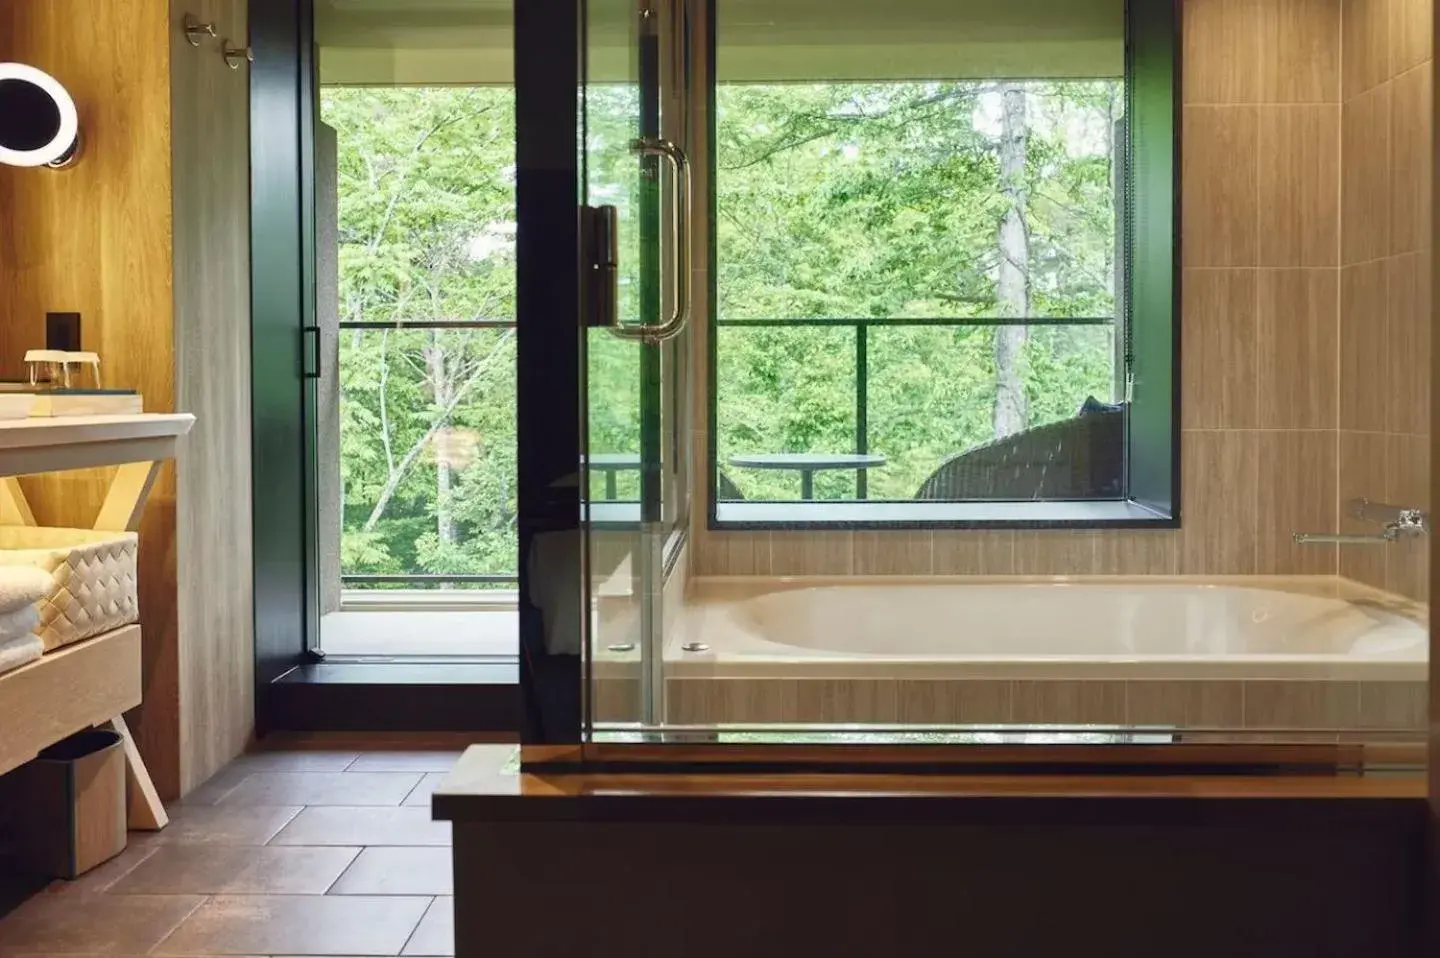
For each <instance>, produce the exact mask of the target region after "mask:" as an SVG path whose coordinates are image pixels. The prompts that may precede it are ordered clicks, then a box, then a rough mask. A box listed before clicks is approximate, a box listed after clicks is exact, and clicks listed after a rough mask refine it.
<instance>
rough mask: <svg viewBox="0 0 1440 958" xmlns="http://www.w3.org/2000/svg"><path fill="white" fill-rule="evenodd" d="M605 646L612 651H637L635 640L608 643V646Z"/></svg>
mask: <svg viewBox="0 0 1440 958" xmlns="http://www.w3.org/2000/svg"><path fill="white" fill-rule="evenodd" d="M605 648H607V649H609V650H610V651H611V652H634V651H635V643H634V642H616V643H615V644H614V645H607V646H605Z"/></svg>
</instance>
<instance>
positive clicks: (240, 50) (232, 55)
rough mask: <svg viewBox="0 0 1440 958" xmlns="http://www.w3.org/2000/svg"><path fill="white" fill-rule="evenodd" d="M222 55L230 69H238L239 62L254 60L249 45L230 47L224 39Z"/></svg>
mask: <svg viewBox="0 0 1440 958" xmlns="http://www.w3.org/2000/svg"><path fill="white" fill-rule="evenodd" d="M224 56H225V62H226V63H228V64H229V65H230V69H232V70H238V69H240V64H242V63H254V62H255V52H254V51H253V50H251V49H250V48H249V47H232V46H231V45H230V41H229V40H226V41H225V44H224Z"/></svg>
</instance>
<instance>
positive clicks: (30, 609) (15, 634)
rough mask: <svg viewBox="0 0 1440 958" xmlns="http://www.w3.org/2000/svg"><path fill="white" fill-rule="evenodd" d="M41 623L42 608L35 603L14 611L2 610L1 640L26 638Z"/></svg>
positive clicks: (0, 613) (0, 618)
mask: <svg viewBox="0 0 1440 958" xmlns="http://www.w3.org/2000/svg"><path fill="white" fill-rule="evenodd" d="M39 624H40V610H39V609H38V608H36V607H35V604H34V603H31V604H30V605H27V606H25V608H23V609H16V610H15V611H14V612H0V642H5V641H7V640H9V639H20V638H24V637H25V636H27V635H29V634H30V633H32V632H34V631H35V626H37V625H39Z"/></svg>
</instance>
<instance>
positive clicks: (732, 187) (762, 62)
mask: <svg viewBox="0 0 1440 958" xmlns="http://www.w3.org/2000/svg"><path fill="white" fill-rule="evenodd" d="M787 6H795V7H796V10H795V11H792V12H794V13H795V15H796V16H800V15H801V13H802V11H800V9H799V6H798V5H796V4H789V5H787V4H780V5H779V7H778V9H779V10H781V11H783V10H784V9H785V8H786V7H787ZM922 6H923V5H922ZM1015 6H1016V7H1017V9H1016V10H1010V11H1008V12H1003V13H996V12H994V11H995V8H996V5H994V4H979V3H959V4H953V5H946V6H945V8H944V9H941V8H938V7H937V8H936V9H934V10H930V13H931V14H934V16H932V17H923V18H922V17H918V14H907V13H906V12H904V11H886V12H884V13H881V12H878V11H875V10H871V9H868V8H866V7H864V6H863V5H850V4H844V5H842V6H841V7H840V8H837V9H836V10H835V11H833V22H829V23H827V24H826V28H825V29H823V30H819V31H817V32H816V33H814V34H809V33H807V34H806V36H807V39H808V42H809V43H810V44H811V45H807V46H803V47H793V46H783V47H767V46H766V45H765V44H764V42H762V41H760V40H758V39H757V37H756V36H755V33H754V31H755V26H754V25H753V24H752V23H751V22H750V21H749V20H748V19H747V18H746V17H745V16H744V13H743V11H744V9H746V5H745V4H744V3H743V2H737V3H735V4H734V7H735V8H736V9H737V12H736V13H735V14H733V15H732V16H730V17H729V18H728V19H727V14H726V10H727V4H726V2H725V0H721V2H720V4H719V5H718V12H719V16H718V24H717V56H716V62H717V74H716V77H715V80H716V85H715V98H714V117H713V144H714V149H713V170H714V197H713V202H714V207H715V213H716V224H715V233H714V236H715V243H714V257H715V268H714V297H715V301H714V309H713V311H712V316H713V325H712V342H713V363H712V367H713V368H712V376H713V379H712V383H713V441H712V449H713V458H714V461H713V467H714V492H715V497H714V498H715V503H714V509H713V512H712V516H713V517H714V518H715V519H716V520H717V521H718V522H719V523H720V524H722V525H723V524H725V523H726V522H727V521H732V522H737V523H742V524H743V523H758V524H766V523H767V522H770V521H774V522H792V521H817V522H825V521H832V520H838V521H844V522H847V523H848V522H866V521H880V519H881V517H882V516H885V517H893V518H898V519H900V520H902V521H917V520H919V519H922V518H927V517H928V518H934V519H936V520H937V521H945V520H946V519H953V520H956V521H962V522H967V523H968V522H970V521H978V522H985V521H991V520H997V519H998V520H1000V521H1007V522H1017V521H1018V522H1027V521H1041V519H1042V517H1041V514H1040V513H1034V514H1031V515H1027V514H1026V513H1025V511H1024V510H1023V509H1019V508H1017V505H1016V504H1019V503H1030V502H1037V501H1040V502H1047V503H1051V505H1047V506H1046V511H1045V512H1044V514H1043V518H1044V520H1046V521H1050V520H1055V519H1058V520H1059V521H1061V522H1066V523H1072V524H1082V523H1083V524H1089V522H1088V521H1087V520H1093V521H1094V522H1096V523H1103V522H1109V521H1120V522H1126V523H1136V522H1146V521H1166V520H1169V519H1171V517H1172V514H1173V513H1171V512H1170V511H1168V510H1165V509H1158V510H1153V511H1152V510H1151V509H1149V508H1137V507H1134V505H1133V503H1132V502H1131V501H1130V500H1131V499H1133V498H1135V496H1134V494H1133V491H1132V490H1131V488H1130V483H1129V474H1128V468H1127V467H1128V464H1129V459H1130V457H1131V455H1133V454H1134V452H1133V450H1134V444H1133V443H1132V441H1131V436H1130V428H1129V425H1130V419H1131V413H1132V403H1131V400H1132V399H1135V393H1134V388H1133V387H1134V379H1135V373H1136V367H1135V351H1134V349H1133V346H1134V337H1133V336H1132V327H1133V326H1134V325H1135V324H1138V323H1146V324H1149V325H1151V326H1162V327H1166V328H1168V327H1169V326H1170V324H1171V323H1172V315H1171V311H1170V310H1169V309H1163V308H1162V309H1150V310H1149V311H1148V312H1146V313H1144V314H1143V315H1142V314H1139V313H1137V312H1136V311H1135V310H1133V309H1132V308H1131V306H1130V304H1131V303H1132V302H1133V301H1134V295H1135V293H1134V290H1133V289H1132V282H1133V280H1132V278H1133V276H1134V270H1133V266H1134V264H1133V263H1132V262H1130V260H1131V257H1130V255H1129V252H1130V250H1131V248H1132V230H1131V226H1132V222H1133V219H1132V217H1133V214H1134V210H1132V209H1130V207H1131V206H1132V205H1134V202H1133V199H1132V198H1133V197H1134V195H1135V192H1136V182H1137V179H1136V177H1135V176H1134V175H1132V164H1133V163H1135V162H1137V160H1136V156H1137V153H1136V151H1135V143H1134V138H1133V132H1134V124H1132V122H1131V121H1130V119H1129V118H1128V117H1127V106H1128V105H1129V104H1131V103H1132V102H1133V101H1132V94H1133V91H1134V83H1135V76H1134V73H1135V69H1134V67H1133V65H1131V66H1127V64H1133V59H1132V58H1130V57H1127V55H1126V52H1127V45H1126V42H1125V36H1126V30H1125V24H1124V12H1123V5H1122V4H1120V3H1118V2H1113V3H1103V2H1089V3H1082V4H1076V5H1073V7H1060V6H1057V5H1056V4H1053V3H1044V2H1040V0H1030V2H1021V3H1019V4H1017V5H1015ZM923 9H929V8H928V7H923ZM917 10H922V8H917ZM922 12H923V11H922ZM1027 13H1028V14H1030V15H1033V16H1032V17H1031V18H1030V19H1028V20H1027ZM1044 14H1053V15H1054V17H1053V18H1052V19H1053V21H1054V22H1050V21H1046V20H1043V19H1041V17H1042V15H1044ZM911 15H916V16H917V22H916V23H911V24H907V23H904V22H897V21H896V18H897V17H905V16H911ZM777 16H778V14H777ZM937 17H938V20H937V19H936V18H937ZM872 20H874V21H875V22H871V21H872ZM920 20H923V21H924V22H918V21H920ZM772 26H773V24H772ZM787 26H788V27H790V28H795V27H796V26H797V24H795V23H788V24H787ZM947 36H953V37H957V38H962V37H975V36H979V37H984V38H988V40H987V41H986V42H972V43H961V42H956V43H954V44H952V48H951V49H949V51H948V55H947V49H946V46H945V43H944V41H945V38H946V37H947ZM1027 37H1031V38H1033V39H1035V40H1036V41H1037V42H1036V43H1035V44H1033V46H1034V49H1033V50H1031V48H1030V47H1029V46H1027V44H1026V42H1025V41H1026V39H1027ZM1042 38H1043V39H1045V40H1046V41H1048V43H1041V42H1038V41H1039V40H1040V39H1042ZM770 51H773V53H772V52H770ZM912 51H913V54H914V55H913V56H907V55H906V54H907V53H909V52H912ZM1057 51H1060V52H1057ZM1164 59H1165V60H1166V63H1167V65H1168V63H1169V57H1168V56H1166V57H1165V58H1164ZM1127 71H1128V72H1129V74H1130V75H1129V76H1127ZM1161 79H1163V80H1164V81H1165V82H1168V77H1163V78H1161ZM1152 112H1153V111H1152ZM1165 120H1166V122H1167V123H1168V113H1167V115H1166V117H1165ZM1153 127H1154V123H1153V122H1149V123H1147V125H1146V127H1145V129H1146V130H1147V134H1148V131H1151V130H1152V128H1153ZM1164 133H1165V135H1167V136H1168V130H1166V131H1164ZM1165 149H1166V153H1167V156H1166V162H1167V164H1168V163H1169V162H1170V159H1171V158H1170V157H1169V156H1168V153H1169V152H1172V150H1171V148H1170V146H1169V143H1168V141H1167V143H1166V147H1165ZM1141 158H1142V159H1143V158H1144V157H1141ZM1152 219H1153V217H1152ZM1167 243H1168V237H1167ZM1165 282H1166V284H1167V286H1168V282H1169V281H1168V278H1166V279H1165ZM1167 339H1168V333H1167ZM1152 372H1154V373H1155V375H1152V377H1151V378H1150V382H1152V383H1154V384H1155V385H1157V386H1158V385H1159V383H1158V381H1157V380H1158V378H1159V373H1163V372H1165V370H1154V371H1152ZM1162 393H1163V395H1162ZM1152 394H1153V397H1154V399H1153V401H1154V402H1156V403H1158V404H1162V405H1163V406H1164V407H1165V408H1164V409H1163V410H1159V413H1160V415H1161V418H1162V419H1163V420H1165V421H1166V422H1169V421H1170V420H1171V419H1172V418H1173V417H1172V410H1171V409H1170V400H1169V393H1168V391H1163V390H1159V389H1155V390H1153V391H1152ZM1146 398H1147V399H1148V398H1150V396H1149V395H1147V397H1146ZM1153 445H1154V448H1153V449H1152V450H1150V451H1149V452H1148V453H1147V454H1153V455H1155V456H1158V457H1163V458H1164V459H1165V460H1166V461H1167V462H1168V461H1169V459H1170V458H1171V457H1172V450H1171V448H1169V444H1168V443H1166V442H1157V443H1154V444H1153ZM1145 499H1146V500H1147V501H1149V502H1152V503H1153V502H1154V501H1156V500H1157V499H1168V496H1163V495H1161V496H1155V495H1148V496H1146V497H1145ZM1057 502H1072V503H1076V504H1077V509H1076V511H1074V512H1073V513H1071V514H1066V513H1065V512H1064V511H1063V510H1057V507H1056V506H1054V505H1053V503H1057ZM870 503H875V504H884V508H883V510H882V509H876V510H868V511H867V510H865V509H864V508H857V507H859V506H864V505H865V504H870ZM896 503H914V504H916V506H917V508H916V509H915V510H912V511H910V512H909V513H907V512H906V511H905V510H900V509H897V508H896V505H895V504H896ZM1104 503H1114V504H1115V505H1114V507H1113V508H1111V507H1106V506H1104V505H1103V504H1104ZM982 504H1007V505H1006V506H1005V508H1003V509H996V508H995V507H994V506H993V505H992V506H991V507H989V508H988V509H987V508H986V507H985V506H984V505H982ZM951 505H953V506H956V507H957V508H946V507H948V506H951ZM777 506H783V507H785V508H777ZM977 506H978V507H979V508H977Z"/></svg>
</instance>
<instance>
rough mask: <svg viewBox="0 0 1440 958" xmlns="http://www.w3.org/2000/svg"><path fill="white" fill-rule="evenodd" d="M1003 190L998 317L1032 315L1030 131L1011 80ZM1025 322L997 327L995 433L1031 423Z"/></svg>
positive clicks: (1003, 138) (1005, 92)
mask: <svg viewBox="0 0 1440 958" xmlns="http://www.w3.org/2000/svg"><path fill="white" fill-rule="evenodd" d="M1000 95H1001V98H1002V120H1001V128H1000V188H1001V190H1002V191H1003V193H1004V195H1005V198H1006V200H1007V201H1008V202H1007V204H1006V207H1005V212H1004V213H1003V214H1002V215H1001V217H1000V229H999V243H1000V274H999V277H998V278H997V280H996V284H995V300H996V305H997V307H998V312H999V315H1001V316H1004V317H1026V316H1029V315H1030V233H1029V229H1028V228H1027V226H1026V225H1025V202H1026V193H1025V161H1026V153H1027V151H1028V150H1029V145H1030V130H1029V126H1028V120H1027V118H1026V114H1025V90H1024V88H1023V87H1021V86H1018V85H1016V84H1013V83H1007V84H1004V85H1003V86H1002V87H1001V93H1000ZM1028 332H1029V331H1028V330H1027V329H1026V327H1024V326H998V327H996V329H995V436H996V438H1000V437H1002V436H1008V435H1010V434H1012V433H1016V432H1019V431H1020V430H1022V429H1024V428H1025V427H1026V425H1028V423H1029V419H1030V409H1029V405H1028V403H1027V401H1026V398H1025V382H1024V378H1023V372H1024V369H1023V367H1024V353H1025V339H1026V336H1027V335H1028Z"/></svg>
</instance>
